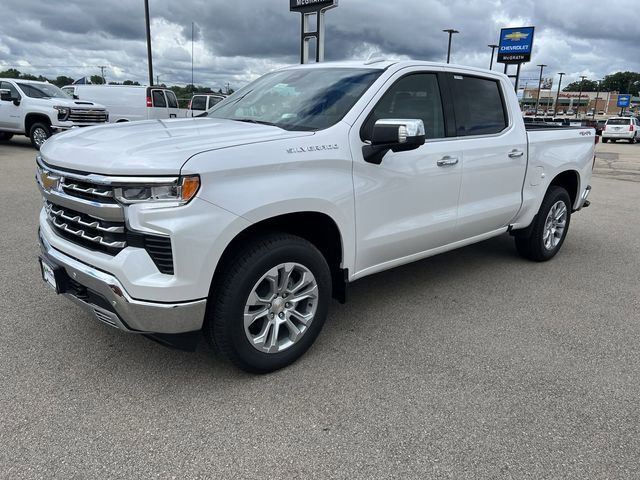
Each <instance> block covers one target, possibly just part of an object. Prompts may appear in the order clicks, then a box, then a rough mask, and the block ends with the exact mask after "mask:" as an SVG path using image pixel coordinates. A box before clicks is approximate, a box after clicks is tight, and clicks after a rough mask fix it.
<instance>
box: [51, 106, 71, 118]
mask: <svg viewBox="0 0 640 480" xmlns="http://www.w3.org/2000/svg"><path fill="white" fill-rule="evenodd" d="M53 108H54V109H55V110H57V111H58V120H60V121H62V122H64V121H65V120H66V119H67V118H69V115H70V114H71V109H70V108H69V107H58V106H57V107H53Z"/></svg>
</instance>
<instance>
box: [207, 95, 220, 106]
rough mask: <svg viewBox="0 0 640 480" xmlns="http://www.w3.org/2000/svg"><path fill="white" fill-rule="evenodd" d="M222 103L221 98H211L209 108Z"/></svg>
mask: <svg viewBox="0 0 640 480" xmlns="http://www.w3.org/2000/svg"><path fill="white" fill-rule="evenodd" d="M221 101H222V98H220V97H209V108H211V107H213V106H214V105H217V104H219V103H220V102H221Z"/></svg>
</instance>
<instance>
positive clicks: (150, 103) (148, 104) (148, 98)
mask: <svg viewBox="0 0 640 480" xmlns="http://www.w3.org/2000/svg"><path fill="white" fill-rule="evenodd" d="M147 107H153V102H152V101H151V97H147Z"/></svg>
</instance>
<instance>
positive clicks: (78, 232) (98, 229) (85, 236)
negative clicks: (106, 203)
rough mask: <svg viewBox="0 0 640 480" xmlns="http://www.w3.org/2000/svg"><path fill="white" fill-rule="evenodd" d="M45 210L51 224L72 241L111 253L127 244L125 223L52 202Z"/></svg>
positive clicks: (116, 251) (46, 204)
mask: <svg viewBox="0 0 640 480" xmlns="http://www.w3.org/2000/svg"><path fill="white" fill-rule="evenodd" d="M45 210H46V212H47V216H48V217H49V222H50V223H51V225H53V226H54V227H55V228H56V230H57V231H58V232H59V233H60V234H61V235H62V236H63V237H65V238H67V239H68V240H71V241H72V242H75V243H79V244H81V245H83V246H85V247H88V248H91V249H93V250H100V251H104V252H106V253H110V254H116V253H118V252H119V251H120V250H122V249H123V248H126V246H127V237H126V234H125V226H124V223H120V222H106V221H104V220H99V219H97V218H93V217H90V216H89V215H85V214H83V213H80V212H76V211H74V210H70V209H68V208H63V207H61V206H59V205H55V204H53V203H51V202H46V203H45Z"/></svg>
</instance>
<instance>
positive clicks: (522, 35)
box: [504, 32, 529, 42]
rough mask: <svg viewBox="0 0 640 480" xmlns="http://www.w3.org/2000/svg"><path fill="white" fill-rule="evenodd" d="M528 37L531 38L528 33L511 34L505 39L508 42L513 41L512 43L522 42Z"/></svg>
mask: <svg viewBox="0 0 640 480" xmlns="http://www.w3.org/2000/svg"><path fill="white" fill-rule="evenodd" d="M528 36H529V34H528V33H522V32H513V33H510V34H509V35H505V36H504V38H506V39H507V40H511V41H512V42H518V41H520V40H523V39H525V38H527V37H528Z"/></svg>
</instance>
